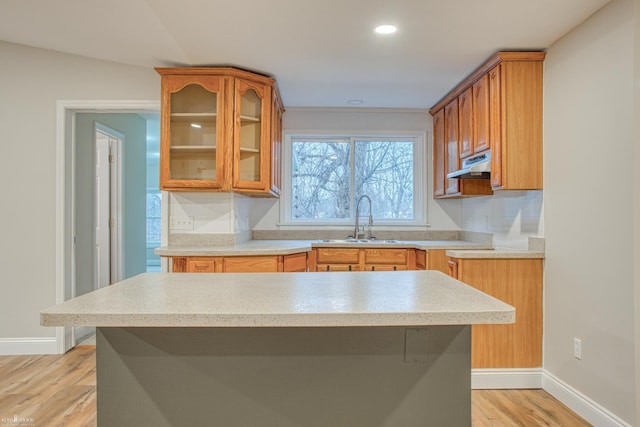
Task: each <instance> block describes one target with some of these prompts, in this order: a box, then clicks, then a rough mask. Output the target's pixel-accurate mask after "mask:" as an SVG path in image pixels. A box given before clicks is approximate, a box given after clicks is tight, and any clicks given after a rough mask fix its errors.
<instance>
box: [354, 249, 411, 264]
mask: <svg viewBox="0 0 640 427" xmlns="http://www.w3.org/2000/svg"><path fill="white" fill-rule="evenodd" d="M364 262H365V264H395V265H407V250H406V249H365V250H364Z"/></svg>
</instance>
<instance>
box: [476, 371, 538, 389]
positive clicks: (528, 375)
mask: <svg viewBox="0 0 640 427" xmlns="http://www.w3.org/2000/svg"><path fill="white" fill-rule="evenodd" d="M471 388H472V389H478V390H479V389H516V388H542V368H515V369H472V370H471Z"/></svg>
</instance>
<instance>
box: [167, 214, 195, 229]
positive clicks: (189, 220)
mask: <svg viewBox="0 0 640 427" xmlns="http://www.w3.org/2000/svg"><path fill="white" fill-rule="evenodd" d="M170 228H171V229H172V230H193V217H192V216H180V217H171V224H170Z"/></svg>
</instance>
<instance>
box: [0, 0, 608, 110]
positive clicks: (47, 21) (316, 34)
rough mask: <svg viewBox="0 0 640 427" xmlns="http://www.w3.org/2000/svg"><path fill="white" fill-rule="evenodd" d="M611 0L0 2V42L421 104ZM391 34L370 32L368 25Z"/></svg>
mask: <svg viewBox="0 0 640 427" xmlns="http://www.w3.org/2000/svg"><path fill="white" fill-rule="evenodd" d="M608 2H609V0H533V1H532V0H483V1H480V0H388V1H382V0H318V1H311V0H56V1H51V0H2V1H1V2H0V40H4V41H9V42H13V43H19V44H25V45H29V46H35V47H40V48H45V49H51V50H57V51H61V52H67V53H73V54H77V55H82V56H88V57H93V58H100V59H106V60H110V61H116V62H122V63H126V64H133V65H139V66H144V67H157V66H192V65H223V64H224V65H235V66H239V67H242V68H247V69H252V70H256V71H261V72H265V73H268V74H271V75H273V76H274V77H275V78H277V79H278V83H279V85H280V91H281V93H282V97H283V100H284V103H285V105H286V106H288V107H291V106H322V107H329V106H331V107H335V106H348V104H347V103H346V101H348V100H350V99H361V100H364V104H362V107H401V108H403V107H404V108H427V107H430V106H431V105H433V104H435V103H436V102H437V101H438V100H439V99H440V98H441V97H442V96H443V95H445V93H446V92H448V91H449V90H450V89H451V88H452V87H453V86H455V85H456V84H457V83H458V82H459V81H460V80H462V79H463V78H464V77H465V76H466V75H467V74H469V73H470V72H471V71H473V69H474V68H476V67H477V66H478V65H480V64H481V63H482V62H483V61H484V60H485V59H486V58H488V57H489V56H491V54H493V53H494V52H496V51H497V50H507V49H537V48H547V47H549V46H550V45H551V44H552V43H553V42H554V41H556V40H557V39H559V38H560V37H562V36H563V35H564V34H566V33H567V32H568V31H569V30H571V29H572V28H574V27H575V26H576V25H578V24H580V23H581V22H582V21H584V20H585V19H586V18H587V17H589V16H590V15H591V14H592V13H594V12H595V11H596V10H598V9H599V8H601V7H602V6H604V5H605V4H606V3H608ZM381 23H392V24H395V25H397V26H398V27H399V31H398V32H397V33H396V34H394V35H391V36H380V35H377V34H375V33H374V32H373V28H374V27H375V26H376V25H379V24H381Z"/></svg>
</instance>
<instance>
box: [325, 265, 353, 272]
mask: <svg viewBox="0 0 640 427" xmlns="http://www.w3.org/2000/svg"><path fill="white" fill-rule="evenodd" d="M316 271H360V266H359V265H358V264H318V265H317V266H316Z"/></svg>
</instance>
